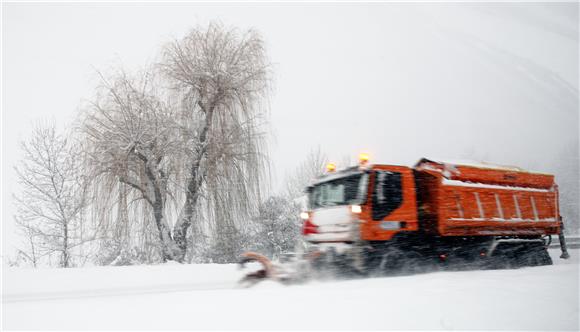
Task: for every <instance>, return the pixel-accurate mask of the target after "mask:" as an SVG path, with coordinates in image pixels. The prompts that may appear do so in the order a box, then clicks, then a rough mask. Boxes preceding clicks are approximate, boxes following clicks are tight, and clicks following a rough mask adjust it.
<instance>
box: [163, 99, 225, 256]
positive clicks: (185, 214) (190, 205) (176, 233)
mask: <svg viewBox="0 0 580 332" xmlns="http://www.w3.org/2000/svg"><path fill="white" fill-rule="evenodd" d="M215 105H216V103H215V102H214V103H212V106H211V107H210V109H209V110H208V112H207V113H206V119H205V126H204V127H203V129H202V131H201V134H200V137H199V144H200V150H199V153H198V156H197V158H196V160H195V161H194V162H193V163H192V165H191V169H190V179H189V182H188V184H187V191H186V193H185V203H184V205H183V208H182V210H181V211H182V214H181V216H180V218H179V220H178V222H177V224H175V228H174V229H173V239H174V240H175V243H176V245H177V248H178V249H179V253H178V254H177V257H176V258H177V260H178V261H179V262H183V261H184V260H185V254H186V253H187V230H188V229H189V227H190V226H191V220H192V217H193V209H194V207H195V205H196V204H197V199H198V197H199V190H200V188H201V185H202V183H203V179H204V177H205V171H204V170H202V169H201V162H202V160H203V159H204V158H205V154H206V151H207V145H208V132H209V129H210V128H211V125H212V117H213V111H214V109H215ZM200 107H201V108H202V109H205V108H204V107H203V106H202V105H200Z"/></svg>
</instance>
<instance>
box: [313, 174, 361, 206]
mask: <svg viewBox="0 0 580 332" xmlns="http://www.w3.org/2000/svg"><path fill="white" fill-rule="evenodd" d="M367 179H368V175H367V174H355V175H349V176H345V177H343V178H338V179H335V180H331V181H328V182H323V183H320V184H317V185H316V186H314V187H312V189H311V191H310V195H309V198H310V199H309V201H310V208H311V209H316V208H321V207H328V206H336V205H348V204H361V203H362V202H363V201H364V199H365V196H366V188H367Z"/></svg>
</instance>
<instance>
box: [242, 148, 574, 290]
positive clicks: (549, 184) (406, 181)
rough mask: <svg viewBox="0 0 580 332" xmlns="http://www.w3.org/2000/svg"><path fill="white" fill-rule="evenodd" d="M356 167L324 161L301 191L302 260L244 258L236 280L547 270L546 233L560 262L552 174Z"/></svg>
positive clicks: (363, 159)
mask: <svg viewBox="0 0 580 332" xmlns="http://www.w3.org/2000/svg"><path fill="white" fill-rule="evenodd" d="M359 161H360V165H359V166H356V167H351V168H348V169H344V170H341V171H336V167H335V166H334V164H329V165H328V167H327V170H328V173H327V174H325V175H324V176H322V177H320V178H318V179H317V180H316V181H315V182H314V183H312V184H311V185H310V186H309V187H308V188H307V189H306V192H307V195H308V210H307V211H305V212H302V213H301V217H302V219H303V228H302V235H303V240H304V243H306V245H307V246H306V250H305V251H304V253H302V255H301V257H299V259H297V260H295V261H294V262H293V263H292V262H291V263H286V264H274V263H273V262H271V261H270V260H268V259H267V258H266V257H264V256H262V255H259V254H256V253H252V252H249V253H245V254H244V255H243V258H242V260H241V264H242V265H244V264H245V263H247V262H250V261H257V262H259V263H261V264H262V267H263V268H262V269H261V270H259V271H257V272H254V273H250V274H248V275H247V276H246V277H245V278H244V279H242V280H243V281H250V282H253V281H257V280H260V279H263V278H272V279H278V280H281V281H296V280H301V279H304V278H307V277H309V275H310V274H312V271H314V270H319V269H320V268H321V267H323V266H324V267H328V266H332V267H334V268H335V270H336V269H338V270H342V271H350V272H356V273H361V274H369V273H388V272H395V271H399V272H401V271H402V272H416V271H422V270H424V269H426V268H432V267H446V266H453V265H454V263H460V264H458V266H473V265H475V266H479V267H482V268H505V267H521V266H535V265H550V264H552V260H551V258H550V255H549V254H548V251H547V247H548V245H549V242H550V241H551V236H552V235H558V236H559V239H560V244H561V249H562V255H561V256H560V257H561V258H568V257H569V255H568V252H567V250H566V244H565V239H564V236H563V223H562V218H561V216H560V214H559V206H558V186H557V185H556V183H555V182H554V176H553V175H549V174H541V173H532V172H527V171H525V170H522V169H520V168H517V167H505V166H496V165H490V164H468V163H449V162H438V161H432V160H428V159H421V160H420V161H419V162H418V163H417V164H416V165H415V166H414V167H412V168H411V167H405V166H394V165H377V164H375V165H370V164H369V163H368V156H367V155H366V154H361V155H360V156H359Z"/></svg>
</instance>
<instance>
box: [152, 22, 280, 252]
mask: <svg viewBox="0 0 580 332" xmlns="http://www.w3.org/2000/svg"><path fill="white" fill-rule="evenodd" d="M160 69H161V71H162V72H163V73H164V74H165V76H166V77H167V78H168V79H169V81H170V82H171V86H172V88H173V91H174V92H175V93H176V94H177V95H178V96H180V100H181V103H180V107H179V112H180V123H181V137H182V138H183V144H184V145H183V146H186V147H188V149H186V151H184V156H183V157H184V159H183V167H184V179H183V181H184V184H185V186H184V190H185V195H184V199H183V207H182V208H181V211H180V215H179V218H178V221H177V222H176V224H175V227H174V230H173V239H174V240H175V242H176V244H177V246H178V248H179V250H180V255H181V256H180V257H179V259H180V260H183V258H184V255H185V253H186V250H187V247H188V235H187V234H188V230H189V229H190V227H191V225H192V222H193V221H194V219H195V216H196V209H201V208H204V207H202V205H203V204H205V211H207V212H208V213H209V218H210V220H213V221H215V222H214V224H213V226H214V229H215V232H214V234H216V235H217V241H221V240H224V241H227V237H228V235H231V234H232V232H233V233H235V226H236V225H235V224H234V221H235V220H239V219H240V218H243V217H244V216H246V215H248V212H249V211H250V210H252V209H254V208H255V207H256V205H257V203H258V202H259V201H260V197H259V196H260V182H261V179H263V176H264V174H265V166H266V164H265V162H266V159H265V155H264V153H265V146H264V136H263V132H262V130H263V128H264V127H263V124H264V119H265V117H264V115H265V107H264V106H265V105H264V103H263V101H264V97H265V96H266V93H267V91H268V86H269V63H268V61H267V57H266V51H265V47H264V41H263V40H262V38H261V37H260V35H259V34H258V33H257V32H256V31H253V30H250V31H247V32H240V31H239V30H237V29H228V28H225V27H224V26H222V25H220V24H217V23H211V24H210V25H209V26H208V27H207V28H197V29H193V30H191V31H190V32H189V33H188V34H187V35H186V36H185V37H184V38H183V39H181V40H175V41H173V42H172V43H169V44H168V45H167V46H166V47H165V48H164V50H163V60H162V62H161V63H160ZM200 198H203V202H204V203H203V204H202V203H201V202H200ZM224 236H225V238H223V237H224Z"/></svg>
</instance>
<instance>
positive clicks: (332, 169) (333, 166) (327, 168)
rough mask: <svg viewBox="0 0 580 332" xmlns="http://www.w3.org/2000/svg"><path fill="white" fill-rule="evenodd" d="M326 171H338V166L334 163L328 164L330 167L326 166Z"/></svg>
mask: <svg viewBox="0 0 580 332" xmlns="http://www.w3.org/2000/svg"><path fill="white" fill-rule="evenodd" d="M326 171H327V172H328V173H332V172H334V171H336V165H335V164H334V163H328V165H326Z"/></svg>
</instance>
